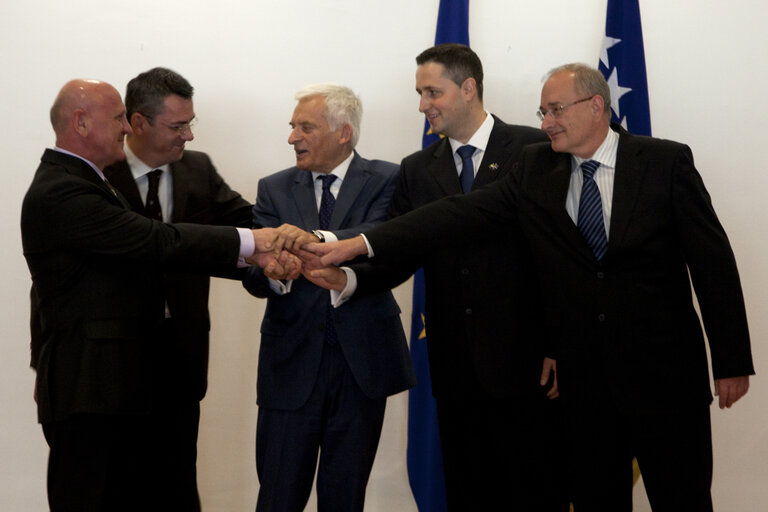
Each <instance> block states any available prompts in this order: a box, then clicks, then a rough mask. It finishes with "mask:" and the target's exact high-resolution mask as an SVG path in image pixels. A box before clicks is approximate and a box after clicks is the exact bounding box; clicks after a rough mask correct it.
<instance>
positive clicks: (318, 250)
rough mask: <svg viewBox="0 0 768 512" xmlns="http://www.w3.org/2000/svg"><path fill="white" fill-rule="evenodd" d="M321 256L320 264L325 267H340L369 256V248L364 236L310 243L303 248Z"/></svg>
mask: <svg viewBox="0 0 768 512" xmlns="http://www.w3.org/2000/svg"><path fill="white" fill-rule="evenodd" d="M302 248H303V249H304V250H307V251H310V252H312V253H314V254H316V255H318V256H320V264H321V265H322V266H324V267H327V266H329V265H338V264H339V263H343V262H345V261H349V260H351V259H353V258H355V257H356V256H362V255H364V254H368V247H367V246H366V245H365V241H364V240H363V237H362V236H356V237H354V238H348V239H347V240H340V241H338V242H326V243H324V244H320V243H310V244H307V245H305V246H304V247H302Z"/></svg>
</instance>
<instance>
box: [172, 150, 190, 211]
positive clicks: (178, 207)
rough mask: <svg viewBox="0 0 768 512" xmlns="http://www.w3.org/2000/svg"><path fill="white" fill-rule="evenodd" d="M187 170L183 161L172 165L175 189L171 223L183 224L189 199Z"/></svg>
mask: <svg viewBox="0 0 768 512" xmlns="http://www.w3.org/2000/svg"><path fill="white" fill-rule="evenodd" d="M185 170H186V165H185V164H184V161H183V160H179V161H178V162H175V163H172V164H171V165H170V172H171V184H172V187H173V194H172V197H173V210H172V213H171V222H181V220H182V219H184V216H185V214H186V209H187V198H188V197H189V182H188V181H187V180H185V179H184V174H185Z"/></svg>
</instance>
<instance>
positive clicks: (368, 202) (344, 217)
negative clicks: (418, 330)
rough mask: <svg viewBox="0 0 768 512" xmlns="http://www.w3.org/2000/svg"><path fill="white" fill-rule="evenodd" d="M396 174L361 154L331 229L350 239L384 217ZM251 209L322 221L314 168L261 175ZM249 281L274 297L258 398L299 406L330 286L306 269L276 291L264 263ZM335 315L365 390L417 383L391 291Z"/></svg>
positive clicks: (279, 219) (270, 221)
mask: <svg viewBox="0 0 768 512" xmlns="http://www.w3.org/2000/svg"><path fill="white" fill-rule="evenodd" d="M396 176H397V166H396V165H394V164H391V163H388V162H382V161H376V160H373V161H369V160H365V159H363V158H361V157H360V156H359V155H357V154H355V156H354V158H353V160H352V162H351V164H350V166H349V170H348V172H347V175H346V177H345V178H344V181H343V183H342V185H341V189H340V191H339V195H338V197H337V199H336V206H335V208H334V210H333V216H332V218H331V225H330V231H333V232H334V234H335V235H336V236H337V237H338V238H339V239H346V238H351V237H354V236H357V235H358V234H360V233H361V232H362V231H365V230H366V229H369V228H371V227H373V226H374V225H375V224H377V223H379V222H381V221H383V220H384V218H385V216H386V209H387V205H388V204H389V200H390V197H391V195H392V191H393V189H394V187H395V180H396ZM253 211H254V223H256V224H258V225H263V226H266V227H277V226H279V225H281V224H283V223H289V224H293V225H296V226H298V227H300V228H302V229H304V230H313V229H317V228H318V227H319V226H318V211H317V202H316V200H315V192H314V184H313V183H312V174H311V173H310V172H308V171H303V170H300V169H298V168H296V167H292V168H290V169H286V170H284V171H281V172H278V173H276V174H273V175H271V176H268V177H267V178H264V179H262V180H261V181H260V182H259V191H258V197H257V199H256V206H254V208H253ZM243 284H244V286H245V288H246V289H247V290H248V291H249V292H250V293H252V294H253V295H255V296H258V297H268V302H267V310H266V313H265V315H264V320H263V322H262V325H261V335H262V336H261V349H260V351H259V368H258V383H257V388H258V389H257V391H258V403H259V405H260V406H262V407H269V408H277V409H296V408H298V407H300V406H301V405H302V404H304V402H306V400H307V398H308V397H309V394H310V392H311V391H312V388H313V386H314V383H315V380H316V377H317V372H318V368H319V366H320V360H321V355H322V350H323V344H324V343H325V342H324V333H323V329H324V326H325V314H326V308H327V307H328V304H329V302H330V296H329V292H328V291H327V290H324V289H322V288H319V287H318V286H315V285H314V284H312V283H310V282H309V281H307V280H306V279H304V278H303V277H300V278H299V279H297V280H296V281H294V282H293V284H292V289H291V292H290V293H288V294H286V295H282V296H281V295H277V294H275V293H274V292H272V291H271V290H270V288H269V284H268V281H267V278H266V277H265V276H264V274H263V273H262V271H261V269H259V268H254V267H251V268H250V269H248V272H247V277H246V278H245V279H244V281H243ZM333 316H334V324H335V326H336V331H337V333H338V340H339V345H340V347H341V350H342V352H343V354H344V358H345V359H346V361H347V364H348V365H349V367H350V370H351V372H352V374H353V375H354V377H355V380H356V381H357V383H358V385H359V386H360V388H361V389H362V391H363V392H364V393H365V394H366V395H368V396H369V397H371V398H380V397H386V396H388V395H391V394H394V393H398V392H400V391H403V390H405V389H407V388H409V387H411V386H413V385H414V384H415V380H416V379H415V376H414V373H413V367H412V365H411V360H410V355H409V353H408V346H407V344H406V340H405V334H404V333H403V328H402V325H401V323H400V308H399V307H398V306H397V303H396V302H395V300H394V298H393V297H392V294H391V292H389V291H387V292H381V293H376V294H372V295H369V296H366V297H361V298H358V297H353V298H352V299H350V300H349V301H348V302H347V303H345V304H343V305H342V306H341V307H339V308H336V309H333Z"/></svg>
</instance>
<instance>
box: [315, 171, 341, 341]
mask: <svg viewBox="0 0 768 512" xmlns="http://www.w3.org/2000/svg"><path fill="white" fill-rule="evenodd" d="M317 179H319V180H321V181H322V182H323V195H322V197H321V199H320V211H319V212H318V218H319V221H320V229H328V227H329V226H330V225H331V215H333V207H334V206H335V205H336V198H335V197H333V194H331V183H333V182H334V181H335V180H336V176H334V175H333V174H323V175H321V176H318V177H317ZM326 293H327V292H326ZM338 339H339V338H338V335H337V334H336V326H335V325H334V323H333V306H332V305H331V303H330V302H329V303H328V307H327V308H326V311H325V342H326V343H328V344H329V345H335V344H336V342H337V341H338Z"/></svg>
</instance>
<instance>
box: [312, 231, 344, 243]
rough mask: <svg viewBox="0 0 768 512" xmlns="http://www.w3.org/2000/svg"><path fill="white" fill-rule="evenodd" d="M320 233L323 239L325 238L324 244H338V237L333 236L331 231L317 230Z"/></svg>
mask: <svg viewBox="0 0 768 512" xmlns="http://www.w3.org/2000/svg"><path fill="white" fill-rule="evenodd" d="M317 231H319V232H320V233H322V234H323V237H325V240H324V241H325V242H338V241H339V239H338V237H337V236H336V235H335V234H334V232H333V231H326V230H324V229H318V230H317Z"/></svg>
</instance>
